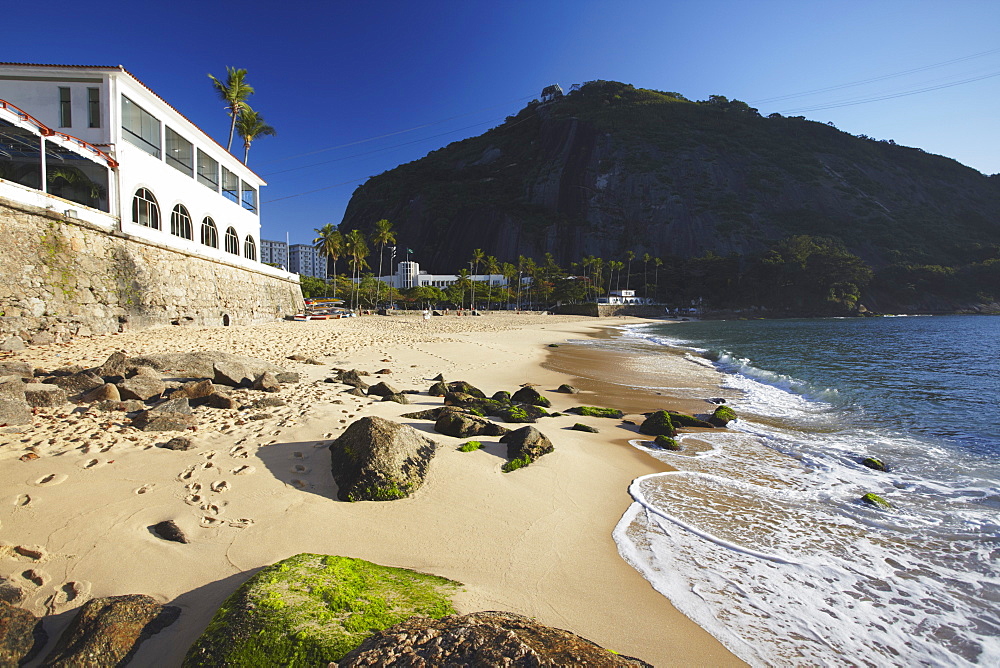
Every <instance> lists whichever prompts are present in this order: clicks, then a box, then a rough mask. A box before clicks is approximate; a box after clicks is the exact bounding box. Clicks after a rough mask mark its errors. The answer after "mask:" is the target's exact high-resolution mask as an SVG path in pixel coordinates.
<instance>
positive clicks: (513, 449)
mask: <svg viewBox="0 0 1000 668" xmlns="http://www.w3.org/2000/svg"><path fill="white" fill-rule="evenodd" d="M500 442H501V443H506V444H507V459H508V460H510V461H511V462H514V461H519V462H523V463H522V464H521V466H527V465H528V464H530V463H531V462H533V461H535V460H536V459H538V458H539V457H541V456H542V455H545V454H548V453H550V452H552V451H553V450H554V449H555V448H554V446H553V445H552V441H550V440H549V439H548V437H546V436H545V434H543V433H542V432H540V431H538V430H537V429H535V428H534V427H531V426H528V427H521V428H520V429H515V430H514V431H512V432H510V433H508V434H504V436H503V437H501V439H500ZM517 468H520V467H517ZM511 470H513V469H511Z"/></svg>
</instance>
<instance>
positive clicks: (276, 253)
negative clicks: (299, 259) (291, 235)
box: [260, 239, 288, 269]
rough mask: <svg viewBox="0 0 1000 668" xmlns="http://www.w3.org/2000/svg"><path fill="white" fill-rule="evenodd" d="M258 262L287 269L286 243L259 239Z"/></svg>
mask: <svg viewBox="0 0 1000 668" xmlns="http://www.w3.org/2000/svg"><path fill="white" fill-rule="evenodd" d="M260 261H261V262H266V263H270V264H276V265H278V266H279V267H282V268H284V269H288V242H287V241H271V240H269V239H261V240H260Z"/></svg>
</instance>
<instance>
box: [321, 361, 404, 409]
mask: <svg viewBox="0 0 1000 668" xmlns="http://www.w3.org/2000/svg"><path fill="white" fill-rule="evenodd" d="M334 372H335V375H333V376H331V377H329V378H327V379H326V382H327V383H343V384H344V385H350V387H351V389H349V390H347V394H351V395H354V396H357V397H381V400H382V401H395V402H396V403H397V404H409V403H410V400H409V399H408V398H407V397H406V395H408V394H416V393H417V390H399V389H396V388H395V387H393V386H392V385H389V384H388V383H386V382H385V381H379V382H378V383H375V384H374V385H369V384H368V383H367V382H366V381H365V380H364V379H363V378H362V376H369V375H371V374H369V373H368V372H367V371H359V370H357V369H350V370H347V369H334ZM390 373H392V370H391V369H381V370H379V371H376V372H375V375H378V376H382V375H386V374H390Z"/></svg>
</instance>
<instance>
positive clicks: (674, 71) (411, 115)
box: [0, 0, 1000, 244]
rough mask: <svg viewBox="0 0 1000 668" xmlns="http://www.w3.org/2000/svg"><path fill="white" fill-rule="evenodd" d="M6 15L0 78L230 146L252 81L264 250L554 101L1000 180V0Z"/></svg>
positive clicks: (184, 2)
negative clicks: (392, 178) (243, 81)
mask: <svg viewBox="0 0 1000 668" xmlns="http://www.w3.org/2000/svg"><path fill="white" fill-rule="evenodd" d="M6 5H7V6H5V8H4V9H3V11H2V20H3V23H4V28H3V41H2V43H0V60H3V61H13V62H38V63H60V64H80V65H118V64H121V65H124V66H125V67H126V69H128V70H129V71H130V72H132V73H133V74H134V75H136V76H137V77H138V78H139V79H141V80H142V81H143V82H144V83H145V84H147V85H148V86H149V87H151V88H152V89H153V90H155V91H156V92H157V93H159V94H160V95H161V96H162V97H163V98H165V99H166V100H167V101H169V102H170V103H171V104H173V105H174V106H175V107H177V108H178V109H179V110H180V111H181V112H183V113H184V114H185V115H186V116H187V117H188V118H190V119H191V120H193V121H194V122H195V123H197V124H198V125H200V126H201V128H202V129H203V130H205V131H206V132H208V133H209V134H211V135H212V136H214V137H215V138H216V139H217V140H219V141H221V142H223V143H224V142H225V138H226V134H227V132H228V117H227V116H226V115H225V113H224V111H223V108H222V104H221V103H220V102H219V101H218V100H217V98H216V96H215V93H214V91H213V89H212V86H211V82H210V81H209V79H208V78H207V76H206V74H207V73H209V72H211V73H213V74H215V75H216V76H219V77H222V76H223V75H224V74H225V67H226V66H227V65H232V66H236V67H242V68H246V69H247V70H248V71H249V82H250V83H251V84H252V85H253V86H254V87H255V88H256V89H257V93H256V94H255V95H254V96H253V97H252V99H251V100H250V102H251V104H252V105H253V106H254V108H255V109H257V110H258V111H259V112H260V113H261V114H262V115H263V116H264V118H265V119H266V120H267V122H269V123H270V124H271V125H273V126H274V127H275V128H276V129H277V131H278V135H277V136H276V137H264V138H261V139H260V140H258V141H257V142H256V143H255V144H254V146H253V148H252V150H251V151H250V167H251V168H253V169H254V170H255V171H256V172H257V173H259V174H261V175H262V176H263V177H264V178H265V179H267V181H268V182H269V184H270V185H269V186H268V187H266V188H265V189H264V190H263V191H262V194H261V199H262V202H263V208H262V225H263V229H262V236H263V237H264V238H269V239H283V238H285V234H286V232H287V233H288V236H289V238H290V240H291V241H292V243H306V242H310V241H311V240H312V239H313V237H314V236H315V235H314V233H313V229H314V228H318V227H321V226H322V225H323V224H325V223H328V222H332V223H334V224H338V223H339V222H340V221H341V218H342V216H343V213H344V209H345V208H346V206H347V202H348V200H349V199H350V196H351V193H352V192H353V190H354V188H355V187H356V186H357V185H358V184H359V183H361V182H362V181H363V180H364V179H366V178H367V177H369V176H373V175H375V174H379V173H381V172H383V171H386V170H388V169H391V168H393V167H395V166H396V165H398V164H401V163H404V162H409V161H411V160H415V159H417V158H419V157H421V156H423V155H425V154H426V153H427V152H429V151H431V150H434V149H436V148H440V147H441V146H444V145H446V144H448V143H450V142H452V141H456V140H458V139H462V138H465V137H468V136H473V135H477V134H480V133H481V132H483V131H485V130H486V129H487V128H489V127H492V126H495V125H497V124H499V123H500V122H502V121H503V119H504V117H506V116H508V115H512V114H514V113H516V112H517V111H518V110H519V109H520V108H521V107H523V106H524V105H525V104H526V103H527V102H528V100H530V99H531V98H532V97H536V96H538V94H539V93H540V91H541V89H542V88H543V87H544V86H546V85H548V84H551V83H559V84H560V85H562V86H563V88H564V89H567V90H568V89H569V86H570V85H572V84H574V83H583V82H585V81H590V80H594V79H609V80H615V81H622V82H625V83H631V84H634V85H635V86H637V87H643V88H653V89H656V90H665V91H676V92H679V93H682V94H683V95H685V96H687V97H688V98H690V99H698V100H700V99H705V98H707V97H708V96H709V95H711V94H719V95H725V96H727V97H730V98H738V99H740V100H744V101H746V102H749V103H750V104H751V105H752V106H755V107H757V108H759V109H760V111H761V113H763V114H768V113H771V112H775V111H777V112H781V113H783V114H785V115H804V116H806V117H807V118H810V119H814V120H818V121H823V122H826V121H832V122H833V123H834V124H835V125H836V126H837V127H838V128H840V129H841V130H845V131H847V132H850V133H852V134H866V135H869V136H872V137H875V138H878V139H893V140H895V141H896V142H897V143H899V144H904V145H907V146H917V147H920V148H922V149H924V150H926V151H928V152H930V153H937V154H941V155H946V156H949V157H952V158H955V159H956V160H958V161H960V162H962V163H964V164H966V165H969V166H971V167H974V168H976V169H978V170H979V171H981V172H983V173H986V174H994V173H998V172H1000V123H998V120H1000V113H998V108H1000V104H998V103H1000V2H998V1H997V0H949V1H948V2H943V1H941V0H933V1H926V0H910V1H900V0H863V1H860V0H859V1H841V2H837V1H835V0H830V1H825V2H819V1H815V0H813V1H810V0H794V1H786V0H682V1H677V0H674V1H669V0H663V1H661V2H628V1H627V0H619V1H618V2H597V1H594V0H577V1H576V2H565V1H562V2H556V1H553V0H491V1H483V0H464V1H451V0H448V1H445V2H433V1H424V2H380V1H378V0H373V1H370V2H364V1H362V2H358V1H350V2H346V1H339V0H337V1H331V2H303V1H300V0H287V1H286V2H273V1H272V2H262V1H259V0H244V1H242V2H238V3H237V2H211V1H206V0H201V1H200V2H192V1H190V0H176V1H174V2H170V3H143V2H134V1H133V2H127V3H126V2H118V1H117V0H113V1H109V2H100V3H97V4H92V5H86V4H81V3H79V2H73V3H68V2H61V1H57V2H49V3H45V4H44V6H36V5H34V4H32V3H15V2H9V3H6ZM15 27H16V28H17V29H14V28H15ZM987 52H988V53H987ZM976 54H984V55H976ZM968 56H974V57H968ZM931 66H934V67H931ZM911 70H917V71H911ZM908 71H909V74H905V75H901V76H893V77H888V78H882V77H885V76H886V75H894V74H898V73H902V72H908ZM990 75H993V76H990ZM872 79H878V80H876V81H871V80H872ZM970 79H979V80H977V81H969V82H967V83H963V84H960V85H951V84H955V83H956V82H960V81H966V80H970ZM860 81H868V83H866V84H864V85H859V86H852V87H847V88H837V89H835V90H825V91H821V92H814V93H812V94H809V95H801V96H797V97H791V98H787V99H774V98H779V97H782V96H788V95H793V94H798V93H804V92H807V91H817V90H819V89H829V88H831V87H836V86H841V85H843V84H850V83H854V82H860ZM939 86H948V87H943V88H938V89H937V90H930V91H927V92H923V93H919V94H913V95H904V96H900V97H891V99H885V100H881V101H874V102H867V103H863V104H856V105H851V106H839V107H833V108H819V107H829V106H830V105H837V104H841V103H843V102H847V101H855V100H863V99H870V98H874V97H885V96H894V95H897V94H900V93H908V92H910V91H915V90H920V89H925V88H933V87H939ZM12 102H14V103H15V104H16V100H13V101H12ZM420 126H426V127H420ZM413 128H419V129H413ZM407 130H412V131H408V132H402V131H407ZM392 133H399V134H394V135H392V136H388V137H383V135H390V134H392ZM375 137H382V138H380V139H374V140H372V141H364V140H369V139H372V138H375ZM354 142H362V143H357V144H354V145H350V146H345V145H348V144H352V143H354ZM234 148H235V147H234ZM338 184H341V185H338ZM331 186H332V187H331ZM309 191H316V192H309ZM400 241H401V243H404V244H405V240H403V239H401V240H400Z"/></svg>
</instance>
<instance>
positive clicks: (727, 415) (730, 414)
mask: <svg viewBox="0 0 1000 668" xmlns="http://www.w3.org/2000/svg"><path fill="white" fill-rule="evenodd" d="M735 419H736V411H734V410H733V409H732V408H730V407H729V406H719V407H717V408H716V409H715V412H714V413H712V417H710V418H708V421H709V422H711V423H712V424H714V425H715V426H716V427H725V426H726V425H727V424H729V423H730V422H732V421H733V420H735Z"/></svg>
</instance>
